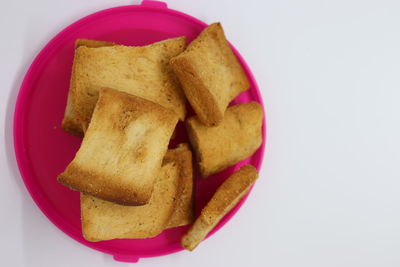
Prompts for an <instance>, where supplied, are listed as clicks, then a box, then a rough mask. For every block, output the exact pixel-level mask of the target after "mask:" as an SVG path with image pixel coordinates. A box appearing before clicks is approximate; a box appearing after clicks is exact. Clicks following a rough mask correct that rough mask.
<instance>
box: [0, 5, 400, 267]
mask: <svg viewBox="0 0 400 267" xmlns="http://www.w3.org/2000/svg"><path fill="white" fill-rule="evenodd" d="M131 3H132V2H131V1H126V0H85V1H82V0H69V1H54V0H35V1H11V0H4V1H1V2H0V33H1V36H2V39H1V42H0V85H1V88H0V114H1V127H2V129H1V131H0V134H1V135H2V136H1V141H2V142H4V147H5V149H1V151H0V167H1V178H0V236H1V238H0V265H1V266H124V264H123V263H118V262H114V261H113V259H112V258H111V257H110V256H107V255H104V254H102V253H99V252H97V251H94V250H91V249H88V248H86V247H84V246H82V245H80V244H78V243H77V242H75V241H73V240H72V239H70V238H69V237H67V236H66V235H64V234H63V233H62V232H61V231H60V230H58V229H57V228H56V227H55V226H53V225H52V224H51V223H50V222H49V221H48V220H47V219H46V217H45V216H44V215H43V214H42V213H41V212H40V211H39V209H38V208H37V207H36V206H35V204H34V203H33V202H32V201H31V198H30V196H29V195H28V193H27V191H26V189H25V188H24V186H23V184H22V182H21V179H20V176H19V173H18V171H17V168H16V164H15V159H14V154H13V147H12V139H11V136H12V132H11V125H12V113H13V108H14V101H15V98H16V94H17V91H18V89H19V85H20V83H21V80H22V77H23V75H24V73H25V72H26V70H27V68H28V66H29V64H30V63H31V61H32V60H33V58H34V56H35V55H36V54H37V53H38V52H39V51H40V49H41V48H42V47H43V46H44V45H45V44H46V43H47V42H48V41H49V39H50V38H51V37H53V36H54V35H55V34H56V33H57V32H59V31H60V30H61V29H63V28H64V27H65V26H67V25H68V24H70V23H72V22H73V21H75V20H77V19H79V18H80V17H82V16H84V15H87V14H90V13H92V12H94V11H97V10H101V9H104V8H109V7H113V6H118V5H123V4H131ZM135 3H137V2H135ZM169 6H170V7H171V8H174V9H178V10H180V11H183V12H186V13H188V14H191V15H193V16H195V17H198V18H199V19H201V20H204V21H206V22H209V23H211V22H214V21H221V22H222V23H223V25H224V27H225V29H226V34H227V36H228V38H229V39H230V41H232V43H234V44H235V46H236V47H237V48H238V50H239V51H240V52H241V53H242V55H243V56H244V57H245V59H246V60H247V62H248V64H249V65H250V67H251V69H252V70H253V72H254V75H255V77H256V79H257V80H258V83H259V86H260V88H261V91H262V94H263V97H264V100H265V104H266V116H267V121H268V142H267V149H266V157H265V161H264V165H263V168H262V172H261V178H260V179H259V181H258V183H257V184H256V186H255V188H254V190H253V192H252V194H251V195H250V197H249V198H248V201H247V202H246V203H245V205H244V206H243V208H242V209H241V210H240V211H239V212H238V213H237V215H236V216H235V217H234V219H233V220H232V221H230V222H229V223H228V224H227V225H226V226H225V227H224V228H223V229H222V230H221V231H220V232H218V233H217V234H216V235H214V236H213V237H212V238H210V239H209V240H207V241H205V242H204V243H202V244H201V245H200V246H199V247H198V248H197V249H196V250H195V251H194V252H192V253H189V252H181V253H178V254H175V255H169V256H164V257H159V258H152V259H143V260H141V261H140V263H139V264H138V265H137V266H273V267H301V266H306V267H328V266H332V267H337V266H346V267H347V266H349V267H357V266H360V267H361V266H362V267H365V266H384V267H391V266H400V209H399V208H400V170H399V165H400V34H399V33H400V16H399V14H400V2H399V1H398V0H393V1H387V0H379V1H378V0H375V1H368V0H359V1H358V0H335V1H331V0H330V1H328V0H303V1H300V0H279V1H273V0H267V1H236V2H234V1H228V0H224V1H221V0H214V1H210V0H208V1H205V0H202V1H188V0H174V1H170V2H169ZM3 128H4V129H3ZM0 146H1V147H3V146H2V145H0ZM132 266H135V265H132Z"/></svg>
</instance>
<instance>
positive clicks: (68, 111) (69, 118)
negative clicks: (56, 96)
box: [61, 39, 115, 136]
mask: <svg viewBox="0 0 400 267" xmlns="http://www.w3.org/2000/svg"><path fill="white" fill-rule="evenodd" d="M113 45H115V43H112V42H105V41H95V40H87V39H77V40H76V41H75V49H76V48H77V47H80V46H86V47H92V48H94V47H102V46H113ZM72 103H73V93H72V90H71V87H70V88H69V90H68V98H67V105H66V107H65V113H64V118H63V120H62V123H61V127H62V128H63V130H64V131H66V132H69V133H71V134H73V135H76V136H83V134H84V133H83V131H82V127H81V126H80V124H79V122H78V121H77V119H76V118H75V116H74V109H73V107H72Z"/></svg>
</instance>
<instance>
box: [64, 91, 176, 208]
mask: <svg viewBox="0 0 400 267" xmlns="http://www.w3.org/2000/svg"><path fill="white" fill-rule="evenodd" d="M177 121H178V117H177V115H176V113H174V112H173V111H171V110H169V109H166V108H164V107H162V106H160V105H158V104H156V103H153V102H151V101H148V100H146V99H143V98H140V97H137V96H133V95H129V94H126V93H124V92H120V91H116V90H112V89H103V90H102V91H101V92H100V97H99V100H98V102H97V105H96V108H95V110H94V113H93V118H92V121H91V123H90V125H89V127H88V129H87V131H86V132H85V137H84V138H83V141H82V144H81V147H80V149H79V151H78V152H77V153H76V155H75V158H74V159H73V160H72V162H71V163H70V164H69V165H68V166H67V168H66V169H65V171H64V172H63V173H61V174H60V175H59V178H58V180H59V181H60V182H61V183H63V184H65V185H66V186H69V187H70V188H72V189H75V190H78V191H80V192H82V193H86V194H90V195H93V196H95V197H98V198H101V199H104V200H108V201H112V202H116V203H120V204H125V205H144V204H146V203H147V202H148V201H149V199H150V197H151V194H152V191H153V185H154V180H155V178H156V177H157V174H158V172H159V170H160V168H161V164H162V159H163V157H164V155H165V153H166V151H167V147H168V143H169V139H170V137H171V135H172V132H173V131H174V128H175V125H176V123H177Z"/></svg>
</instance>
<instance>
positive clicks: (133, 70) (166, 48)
mask: <svg viewBox="0 0 400 267" xmlns="http://www.w3.org/2000/svg"><path fill="white" fill-rule="evenodd" d="M185 47H186V40H185V37H178V38H173V39H168V40H164V41H162V42H158V43H154V44H151V45H148V46H142V47H133V46H131V47H128V46H122V45H115V46H112V47H98V48H88V47H85V46H81V47H78V48H77V49H76V56H75V60H74V68H73V73H72V80H71V87H72V91H73V94H74V98H73V109H74V111H75V114H76V118H77V120H79V122H80V125H81V127H82V128H85V127H86V125H88V124H89V122H90V118H91V116H92V113H93V110H94V106H95V104H96V101H97V99H98V92H99V90H100V89H101V88H107V87H110V88H114V89H116V90H119V91H122V92H126V93H129V94H132V95H136V96H139V97H142V98H145V99H148V100H150V101H153V102H155V103H158V104H160V105H162V106H163V107H165V108H168V109H170V110H173V111H174V112H176V113H177V115H178V116H179V118H180V119H181V120H183V119H184V117H185V112H186V108H185V97H184V94H183V92H182V90H181V88H180V84H179V82H178V79H177V78H176V77H175V74H174V73H173V71H172V69H171V66H170V64H169V60H170V58H172V57H173V56H176V55H178V54H179V53H181V52H182V51H183V50H184V49H185Z"/></svg>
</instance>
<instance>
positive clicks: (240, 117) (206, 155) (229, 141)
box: [186, 102, 263, 177]
mask: <svg viewBox="0 0 400 267" xmlns="http://www.w3.org/2000/svg"><path fill="white" fill-rule="evenodd" d="M262 117H263V112H262V108H261V106H260V104H258V103H256V102H251V103H248V104H239V105H235V106H231V107H229V108H228V109H227V110H226V112H225V117H224V119H223V121H222V122H221V124H220V125H218V126H215V127H207V126H205V125H204V124H203V123H201V121H200V119H199V117H197V116H194V117H191V118H189V119H188V120H187V121H186V128H187V131H188V135H189V140H190V143H191V144H192V147H193V149H194V152H195V155H196V160H197V162H198V164H199V167H200V172H201V174H202V176H203V177H207V176H209V175H211V174H214V173H217V172H219V171H222V170H224V169H225V168H227V167H229V166H231V165H234V164H236V163H237V162H239V161H241V160H244V159H246V158H248V157H249V156H251V155H252V154H253V153H254V152H255V151H256V150H257V149H258V147H259V146H260V145H261V143H262V136H261V126H262Z"/></svg>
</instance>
